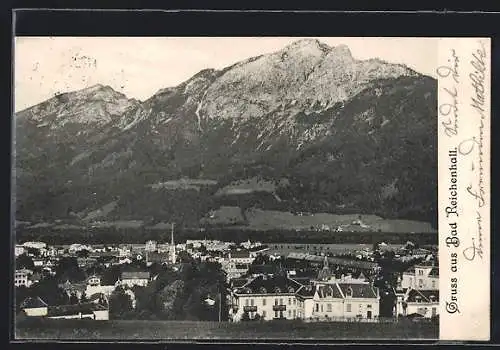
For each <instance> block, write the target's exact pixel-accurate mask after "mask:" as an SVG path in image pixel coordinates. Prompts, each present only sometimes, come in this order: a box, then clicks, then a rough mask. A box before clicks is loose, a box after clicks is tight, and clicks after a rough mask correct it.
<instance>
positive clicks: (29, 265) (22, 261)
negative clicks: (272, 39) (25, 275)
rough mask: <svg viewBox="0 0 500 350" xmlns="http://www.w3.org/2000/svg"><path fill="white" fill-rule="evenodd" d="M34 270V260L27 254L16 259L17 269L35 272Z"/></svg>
mask: <svg viewBox="0 0 500 350" xmlns="http://www.w3.org/2000/svg"><path fill="white" fill-rule="evenodd" d="M34 268H35V264H34V263H33V259H32V258H31V257H30V256H28V255H27V254H21V255H19V256H18V257H17V258H16V269H28V270H33V269H34Z"/></svg>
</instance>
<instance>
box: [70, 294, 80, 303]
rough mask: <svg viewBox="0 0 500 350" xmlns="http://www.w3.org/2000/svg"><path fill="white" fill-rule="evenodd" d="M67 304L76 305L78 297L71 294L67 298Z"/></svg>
mask: <svg viewBox="0 0 500 350" xmlns="http://www.w3.org/2000/svg"><path fill="white" fill-rule="evenodd" d="M69 303H70V304H72V305H74V304H78V297H77V296H76V293H75V292H73V293H71V295H70V297H69Z"/></svg>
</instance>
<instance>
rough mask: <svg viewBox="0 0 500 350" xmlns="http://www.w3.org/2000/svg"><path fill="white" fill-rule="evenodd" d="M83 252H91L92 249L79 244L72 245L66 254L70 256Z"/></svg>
mask: <svg viewBox="0 0 500 350" xmlns="http://www.w3.org/2000/svg"><path fill="white" fill-rule="evenodd" d="M84 250H87V251H89V252H90V251H91V250H92V248H91V247H89V246H87V245H84V244H80V243H74V244H72V245H70V246H69V248H68V252H69V253H70V254H76V253H78V252H81V251H84Z"/></svg>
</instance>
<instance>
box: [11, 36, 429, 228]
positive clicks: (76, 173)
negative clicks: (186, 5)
mask: <svg viewBox="0 0 500 350" xmlns="http://www.w3.org/2000/svg"><path fill="white" fill-rule="evenodd" d="M145 69H147V67H145ZM159 74H161V72H159ZM436 92H437V83H436V81H435V80H434V79H432V78H429V77H427V76H423V75H420V74H418V73H417V72H414V71H412V70H411V69H409V68H407V67H404V66H402V65H394V64H390V63H387V62H383V61H380V60H378V59H372V60H367V61H359V60H356V59H354V58H353V57H352V55H351V53H350V51H349V49H348V48H347V47H346V46H338V47H329V46H327V45H325V44H323V43H321V42H319V41H317V40H301V41H298V42H295V43H293V44H291V45H290V46H288V47H286V48H284V49H283V50H280V51H278V52H275V53H272V54H268V55H262V56H259V57H254V58H250V59H248V60H246V61H243V62H238V63H235V64H234V65H232V66H230V67H227V68H225V69H223V70H220V71H217V70H213V69H206V70H203V71H201V72H199V73H197V74H196V75H194V76H193V77H192V78H190V79H188V80H187V81H186V82H184V83H182V84H180V85H179V86H176V87H169V88H165V89H162V90H160V91H158V92H157V93H156V94H155V95H153V96H152V97H151V98H149V99H148V100H146V101H142V102H141V101H137V100H133V99H128V98H127V97H126V96H124V95H123V94H120V93H118V92H116V91H114V90H113V89H112V88H110V87H108V86H103V85H97V86H94V87H90V88H88V89H84V90H81V91H75V92H70V93H66V94H63V95H58V96H55V97H54V98H52V99H50V100H48V101H46V102H44V103H41V104H39V105H37V106H34V107H31V108H29V109H27V110H24V111H22V112H20V113H18V114H17V115H16V116H15V124H16V139H15V143H16V147H15V149H16V154H15V166H16V174H15V175H16V190H15V196H16V215H17V218H18V220H27V221H31V222H40V221H49V222H51V221H54V220H56V219H58V220H63V221H67V222H71V223H76V224H89V223H92V222H93V221H96V220H99V221H106V220H110V221H116V220H144V221H145V222H146V223H148V224H154V223H157V222H168V221H171V220H175V221H176V222H178V223H179V224H181V225H188V226H197V225H198V223H199V221H200V220H201V219H202V218H203V217H206V216H207V215H208V214H209V213H210V212H211V211H214V210H217V209H218V208H220V207H221V206H237V207H240V208H241V210H242V213H243V215H245V213H246V211H247V210H249V209H252V208H253V209H261V210H273V211H282V212H298V211H304V212H313V213H314V212H324V213H333V214H337V213H346V214H374V215H378V216H381V217H383V218H388V219H408V220H420V221H426V222H431V223H433V224H435V222H436V217H437V214H436V203H437V169H436V164H437V153H436V150H437V137H436V127H435V120H436V103H437V101H436V99H437V96H436ZM242 181H243V182H245V181H250V182H251V184H250V185H248V186H247V187H246V188H245V185H243V187H241V186H242V185H241V182H242ZM235 184H239V185H238V186H240V188H239V190H238V191H234V189H232V190H231V191H229V192H228V191H227V189H231V188H232V187H234V186H235ZM270 189H271V190H270Z"/></svg>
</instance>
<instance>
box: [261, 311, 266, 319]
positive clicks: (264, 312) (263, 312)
mask: <svg viewBox="0 0 500 350" xmlns="http://www.w3.org/2000/svg"><path fill="white" fill-rule="evenodd" d="M262 318H266V310H262Z"/></svg>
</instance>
